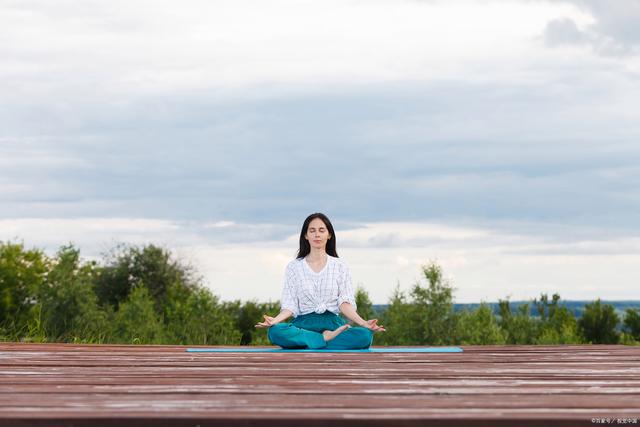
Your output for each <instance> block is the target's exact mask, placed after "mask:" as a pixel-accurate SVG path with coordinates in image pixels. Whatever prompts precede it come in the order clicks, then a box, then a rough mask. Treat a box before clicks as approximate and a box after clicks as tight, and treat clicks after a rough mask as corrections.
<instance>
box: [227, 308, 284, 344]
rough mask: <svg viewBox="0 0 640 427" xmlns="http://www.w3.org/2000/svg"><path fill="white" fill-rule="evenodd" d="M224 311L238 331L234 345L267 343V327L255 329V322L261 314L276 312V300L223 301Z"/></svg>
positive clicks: (259, 319)
mask: <svg viewBox="0 0 640 427" xmlns="http://www.w3.org/2000/svg"><path fill="white" fill-rule="evenodd" d="M223 307H224V310H225V312H226V313H228V314H229V316H230V317H231V318H232V319H233V320H234V327H235V329H237V330H238V331H239V333H240V338H239V340H238V341H237V342H235V343H234V344H235V345H238V344H239V345H249V344H254V345H269V344H270V341H269V338H268V336H267V333H268V330H267V329H256V327H255V324H256V323H257V322H259V321H261V320H262V319H263V317H262V316H263V315H264V314H267V315H270V313H276V312H278V309H279V307H280V304H279V303H278V302H267V303H258V302H257V301H247V302H245V303H244V304H243V303H242V302H241V301H240V300H235V301H227V302H225V303H223Z"/></svg>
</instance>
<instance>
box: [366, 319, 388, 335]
mask: <svg viewBox="0 0 640 427" xmlns="http://www.w3.org/2000/svg"><path fill="white" fill-rule="evenodd" d="M363 327H365V328H367V329H371V330H372V331H373V332H385V331H386V329H385V328H384V326H382V325H378V319H371V320H367V325H366V326H363Z"/></svg>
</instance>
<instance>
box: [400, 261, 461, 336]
mask: <svg viewBox="0 0 640 427" xmlns="http://www.w3.org/2000/svg"><path fill="white" fill-rule="evenodd" d="M422 273H423V274H424V277H425V278H426V279H427V287H424V286H422V285H421V283H419V282H418V283H416V284H415V285H414V286H413V288H412V289H411V297H412V303H411V308H410V310H409V313H408V318H407V321H408V322H405V325H406V324H407V323H409V324H411V325H415V326H414V328H415V329H414V335H413V336H412V338H413V339H414V340H415V341H414V342H416V343H417V344H420V345H422V344H430V345H445V344H449V343H452V342H453V341H454V336H455V327H456V325H455V321H456V318H455V316H454V315H453V288H452V287H451V286H450V284H449V282H448V281H446V280H445V279H444V278H443V275H442V268H441V267H440V266H439V265H437V264H436V263H434V262H431V263H429V264H428V265H425V266H423V267H422Z"/></svg>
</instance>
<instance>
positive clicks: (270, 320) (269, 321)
mask: <svg viewBox="0 0 640 427" xmlns="http://www.w3.org/2000/svg"><path fill="white" fill-rule="evenodd" d="M277 323H278V322H276V321H275V318H274V317H271V316H267V315H266V314H265V315H264V321H262V322H258V323H256V328H270V327H272V326H273V325H275V324H277Z"/></svg>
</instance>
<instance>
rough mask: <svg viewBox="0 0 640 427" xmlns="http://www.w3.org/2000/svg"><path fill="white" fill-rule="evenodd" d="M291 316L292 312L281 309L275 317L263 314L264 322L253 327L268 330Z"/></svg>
mask: <svg viewBox="0 0 640 427" xmlns="http://www.w3.org/2000/svg"><path fill="white" fill-rule="evenodd" d="M291 316H293V312H292V311H291V310H287V309H283V310H282V311H281V312H280V314H278V315H277V316H276V317H271V316H267V315H266V314H265V315H264V320H263V321H262V322H258V323H256V325H255V326H256V328H270V327H271V326H273V325H276V324H278V323H280V322H283V321H285V320H287V319H288V318H289V317H291Z"/></svg>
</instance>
